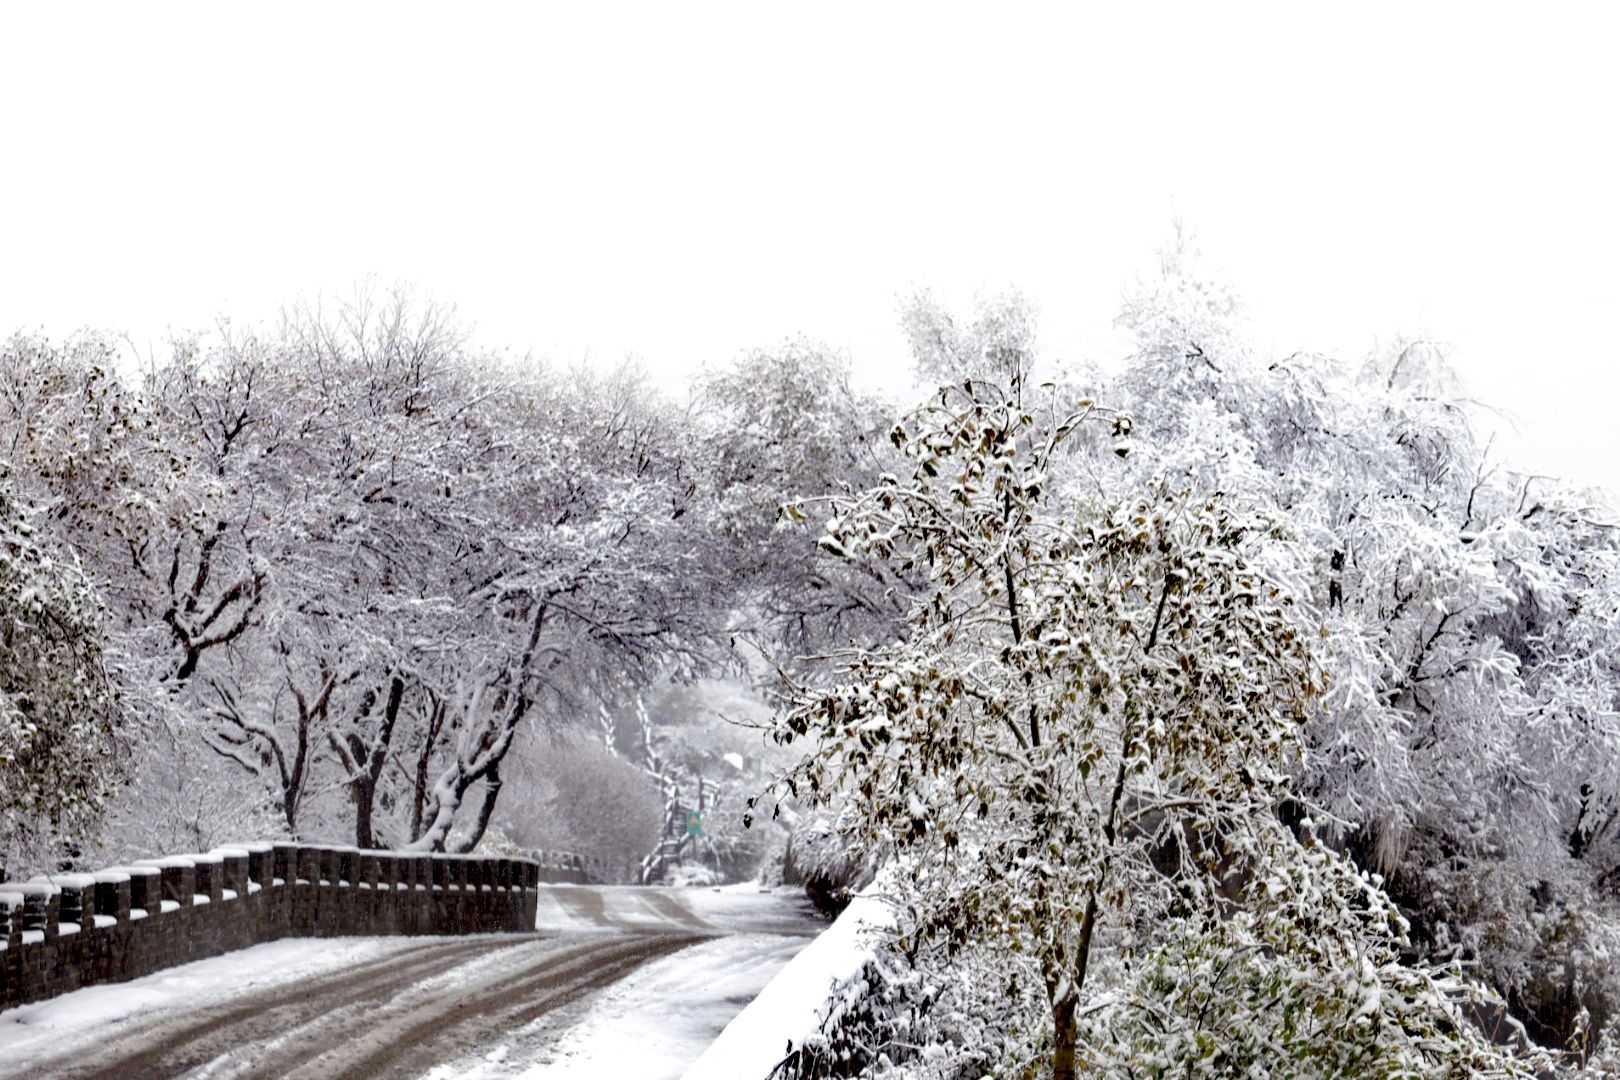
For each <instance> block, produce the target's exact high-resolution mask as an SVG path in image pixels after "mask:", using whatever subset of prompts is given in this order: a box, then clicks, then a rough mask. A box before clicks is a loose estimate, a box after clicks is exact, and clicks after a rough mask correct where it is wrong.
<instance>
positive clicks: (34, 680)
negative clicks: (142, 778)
mask: <svg viewBox="0 0 1620 1080" xmlns="http://www.w3.org/2000/svg"><path fill="white" fill-rule="evenodd" d="M104 621H105V610H104V609H103V607H102V603H101V599H100V597H99V596H98V595H97V594H96V591H95V590H94V588H93V587H92V586H91V584H90V582H89V581H88V580H87V579H86V577H85V575H84V573H83V572H82V571H81V570H80V568H79V566H78V565H77V562H76V560H75V559H74V557H73V556H72V554H71V553H65V552H62V551H59V550H57V549H55V548H54V547H53V546H52V545H51V544H49V543H48V542H46V541H45V540H44V539H43V538H42V537H41V536H40V535H39V533H38V531H37V530H36V529H35V528H34V526H33V525H32V523H31V522H30V521H29V520H28V515H27V514H26V513H25V512H24V509H23V507H22V506H20V505H19V503H18V501H17V498H16V496H15V494H14V493H13V492H12V491H11V490H10V485H9V484H4V483H0V624H3V630H0V826H3V828H0V835H3V836H4V838H5V839H4V841H0V870H7V869H21V868H22V864H27V865H36V864H37V863H38V862H40V861H42V860H44V859H48V858H49V856H50V855H51V854H53V853H54V848H55V846H56V845H57V844H59V843H61V842H62V841H64V840H66V841H68V842H73V841H82V840H83V838H84V837H85V835H86V833H87V832H88V830H89V829H90V827H91V826H93V825H94V824H95V822H96V820H97V818H98V816H99V814H100V812H101V810H102V807H103V805H104V801H105V798H106V796H107V794H108V789H109V786H110V785H111V783H112V782H113V781H114V779H115V778H116V764H117V758H116V751H117V735H118V728H119V727H120V723H119V719H120V707H119V705H118V702H117V700H116V696H115V693H114V689H113V687H112V686H111V685H109V682H108V678H107V673H106V670H105V667H104V664H103V659H102V657H103V624H104Z"/></svg>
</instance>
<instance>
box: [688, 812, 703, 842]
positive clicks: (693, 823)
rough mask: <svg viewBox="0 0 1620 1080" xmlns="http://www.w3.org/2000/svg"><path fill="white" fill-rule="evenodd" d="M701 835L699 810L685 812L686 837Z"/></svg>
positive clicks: (701, 818) (700, 813) (701, 820)
mask: <svg viewBox="0 0 1620 1080" xmlns="http://www.w3.org/2000/svg"><path fill="white" fill-rule="evenodd" d="M702 833H703V813H702V811H700V810H688V811H687V812H686V835H687V836H699V835H702Z"/></svg>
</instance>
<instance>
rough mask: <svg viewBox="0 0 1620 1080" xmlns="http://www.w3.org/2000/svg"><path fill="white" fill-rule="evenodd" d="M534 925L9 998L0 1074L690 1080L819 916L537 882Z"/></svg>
mask: <svg viewBox="0 0 1620 1080" xmlns="http://www.w3.org/2000/svg"><path fill="white" fill-rule="evenodd" d="M539 924H540V931H541V932H540V933H538V934H536V935H511V934H507V935H480V936H475V937H466V938H377V939H355V938H349V939H327V940H297V941H282V942H276V943H274V944H270V945H261V946H258V947H256V948H252V949H245V950H242V951H241V952H238V953H232V954H228V955H226V956H221V957H217V958H214V959H212V960H204V961H200V962H198V963H195V964H188V965H185V966H183V967H179V968H174V969H172V970H170V971H166V972H160V973H158V974H156V975H152V976H148V977H146V978H144V979H138V980H135V981H133V982H129V983H123V984H119V985H114V986H103V987H94V988H90V989H87V990H80V991H78V992H76V993H73V994H67V995H64V996H62V997H60V998H56V999H54V1000H51V1001H47V1002H41V1003H38V1004H36V1005H29V1006H24V1007H22V1008H19V1009H13V1010H10V1011H8V1012H5V1013H0V1076H7V1077H10V1076H19V1077H21V1076H28V1077H57V1076H60V1077H98V1078H106V1080H111V1078H113V1077H117V1078H120V1080H123V1078H138V1077H169V1076H195V1077H220V1078H225V1077H232V1078H235V1077H281V1076H309V1077H338V1076H344V1077H376V1076H421V1075H424V1074H428V1075H431V1076H432V1077H434V1078H435V1080H444V1078H449V1077H463V1076H466V1077H480V1078H490V1077H508V1076H516V1075H523V1076H534V1077H551V1076H556V1077H564V1076H567V1077H583V1076H610V1075H635V1076H638V1077H651V1078H656V1077H662V1076H667V1077H671V1078H673V1077H677V1076H679V1075H680V1073H681V1072H682V1071H683V1070H684V1069H685V1067H686V1066H687V1065H689V1064H690V1063H691V1062H692V1061H693V1060H695V1059H696V1058H697V1056H698V1055H699V1054H701V1053H702V1051H703V1050H704V1048H705V1047H706V1046H707V1045H708V1044H709V1042H710V1041H711V1040H712V1039H713V1038H714V1037H715V1036H716V1035H717V1034H718V1033H719V1031H720V1029H721V1028H722V1027H724V1026H725V1024H726V1023H727V1022H728V1021H729V1020H730V1019H731V1017H732V1016H734V1015H735V1014H736V1013H737V1011H738V1010H740V1009H741V1008H742V1007H743V1006H744V1005H746V1004H747V1003H748V1001H750V1000H751V999H752V998H753V996H754V995H755V994H757V993H758V991H759V989H760V988H761V987H763V986H764V984H765V983H766V982H767V981H768V980H769V979H770V977H771V976H772V975H774V974H775V972H776V971H777V970H779V969H780V968H781V966H782V965H784V964H785V963H787V961H788V960H789V959H791V958H792V956H793V955H794V954H795V953H797V952H798V951H799V949H800V948H802V947H803V946H804V945H805V944H806V943H807V942H808V940H809V938H810V936H811V935H813V934H815V933H816V932H817V931H818V930H820V929H822V927H823V926H824V924H823V923H821V922H819V921H818V920H816V919H815V918H814V916H813V915H811V914H810V913H809V911H808V909H807V906H806V905H805V904H804V903H803V902H802V900H800V899H798V898H796V897H794V896H792V895H791V894H785V893H782V892H761V891H760V890H759V889H758V888H757V887H754V886H748V887H731V888H727V889H718V890H714V889H688V890H681V889H637V888H615V887H586V886H555V887H551V888H548V889H545V890H543V895H542V900H541V904H540V916H539Z"/></svg>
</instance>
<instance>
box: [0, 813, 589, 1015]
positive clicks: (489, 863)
mask: <svg viewBox="0 0 1620 1080" xmlns="http://www.w3.org/2000/svg"><path fill="white" fill-rule="evenodd" d="M584 867H585V863H584V861H583V860H578V861H577V862H576V863H574V864H571V865H569V866H566V867H565V866H561V865H559V866H555V867H542V866H541V864H540V863H539V862H538V861H536V860H532V859H507V858H485V857H482V856H472V855H429V854H420V853H416V852H395V851H362V850H360V849H358V848H348V847H321V846H317V845H310V844H283V843H251V844H235V845H231V846H228V847H223V848H218V849H216V850H214V851H211V852H205V853H200V854H193V855H175V856H170V857H168V858H163V859H145V860H141V861H140V862H139V863H137V864H135V865H133V866H125V867H113V868H110V869H107V870H103V871H99V872H97V873H94V874H57V875H53V876H51V877H48V878H46V877H41V878H37V879H35V880H33V881H22V882H0V1009H5V1008H10V1007H11V1006H13V1005H21V1004H23V1003H25V1002H29V1001H38V1000H40V999H42V998H48V997H54V996H55V995H57V994H61V993H65V992H67V991H69V990H76V989H78V988H79V987H82V986H92V985H95V984H97V983H108V982H122V981H124V980H127V979H133V978H136V977H138V976H141V975H146V974H149V973H151V972H153V971H159V970H162V969H163V968H167V967H172V966H174V965H177V964H184V963H188V962H190V961H192V960H201V959H203V958H205V957H209V956H217V955H219V954H220V953H224V952H229V951H231V950H233V949H241V948H246V947H247V946H249V945H256V944H259V943H260V942H264V941H274V940H277V939H278V938H283V937H335V936H350V935H371V934H480V933H498V932H503V931H513V932H519V931H529V930H533V929H534V924H535V911H536V907H537V903H538V897H537V893H536V889H537V888H538V886H539V885H540V883H541V882H542V881H583V880H586V879H587V875H586V873H585V870H584Z"/></svg>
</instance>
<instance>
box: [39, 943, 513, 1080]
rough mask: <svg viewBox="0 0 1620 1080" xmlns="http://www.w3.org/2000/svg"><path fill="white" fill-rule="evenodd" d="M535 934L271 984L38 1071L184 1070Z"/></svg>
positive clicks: (78, 1075)
mask: <svg viewBox="0 0 1620 1080" xmlns="http://www.w3.org/2000/svg"><path fill="white" fill-rule="evenodd" d="M532 940H534V938H533V937H531V936H525V937H523V938H520V939H518V940H516V941H513V940H511V939H510V938H508V937H504V936H503V937H500V938H496V937H481V938H458V939H455V940H453V941H447V942H442V943H441V942H434V943H432V944H424V945H420V946H417V947H414V948H410V949H407V950H405V951H403V952H396V953H391V954H390V955H388V956H383V957H379V958H378V959H375V960H370V961H367V962H365V963H362V964H359V965H357V966H355V967H352V968H348V969H345V970H343V971H340V972H336V973H333V974H330V975H322V976H317V977H315V978H312V979H306V980H301V981H297V982H293V983H287V984H284V985H281V986H276V987H271V988H269V989H267V990H263V991H259V992H257V993H253V994H250V995H249V996H247V997H245V998H241V999H237V1000H235V1001H233V1002H232V1003H231V1004H230V1005H229V1006H220V1007H217V1008H211V1009H201V1010H198V1011H196V1012H192V1013H190V1014H187V1015H186V1016H184V1017H178V1018H175V1019H173V1020H165V1021H159V1022H158V1023H156V1024H150V1025H144V1026H141V1027H139V1028H137V1029H136V1030H133V1031H130V1032H128V1033H125V1034H121V1035H115V1036H113V1037H112V1038H110V1039H107V1040H105V1041H102V1042H99V1043H97V1045H96V1046H95V1047H94V1048H93V1049H91V1050H90V1052H89V1053H82V1052H81V1053H76V1054H73V1055H72V1056H70V1057H61V1058H57V1059H55V1060H50V1061H45V1062H41V1063H40V1065H39V1066H38V1072H37V1073H36V1075H39V1076H52V1077H55V1076H60V1077H63V1078H71V1080H148V1078H150V1080H157V1078H159V1077H171V1076H178V1075H181V1074H183V1073H185V1072H186V1071H188V1070H190V1069H194V1068H196V1067H198V1066H201V1065H204V1064H206V1063H207V1062H209V1061H210V1060H212V1059H214V1058H216V1057H218V1056H219V1055H220V1054H221V1053H222V1052H225V1051H228V1050H229V1049H230V1048H231V1047H233V1046H236V1045H238V1044H239V1040H241V1039H242V1038H243V1036H244V1035H245V1034H247V1033H248V1032H250V1031H251V1032H256V1033H257V1034H258V1035H259V1037H262V1036H263V1034H264V1033H265V1032H266V1031H270V1032H275V1031H279V1030H286V1029H287V1028H289V1027H295V1026H297V1025H298V1024H299V1023H300V1022H301V1019H303V1018H307V1017H309V1016H318V1015H322V1014H326V1013H329V1012H331V1011H332V1010H334V1009H342V1008H345V1007H349V1006H352V1005H353V1004H355V1003H357V1002H361V1001H365V1000H368V999H375V998H377V997H379V996H384V995H387V996H392V995H394V994H397V993H399V992H400V991H402V990H404V989H406V988H408V987H410V986H412V985H414V984H415V983H417V982H418V981H420V980H421V979H424V978H427V977H429V976H431V975H432V974H434V973H437V972H442V971H444V970H446V969H448V968H452V967H454V966H455V965H457V964H459V963H461V962H462V961H464V960H465V959H468V958H470V957H474V956H478V955H483V954H487V953H490V952H492V951H494V950H498V949H505V948H511V947H513V946H515V945H518V944H522V943H523V942H524V941H532Z"/></svg>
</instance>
